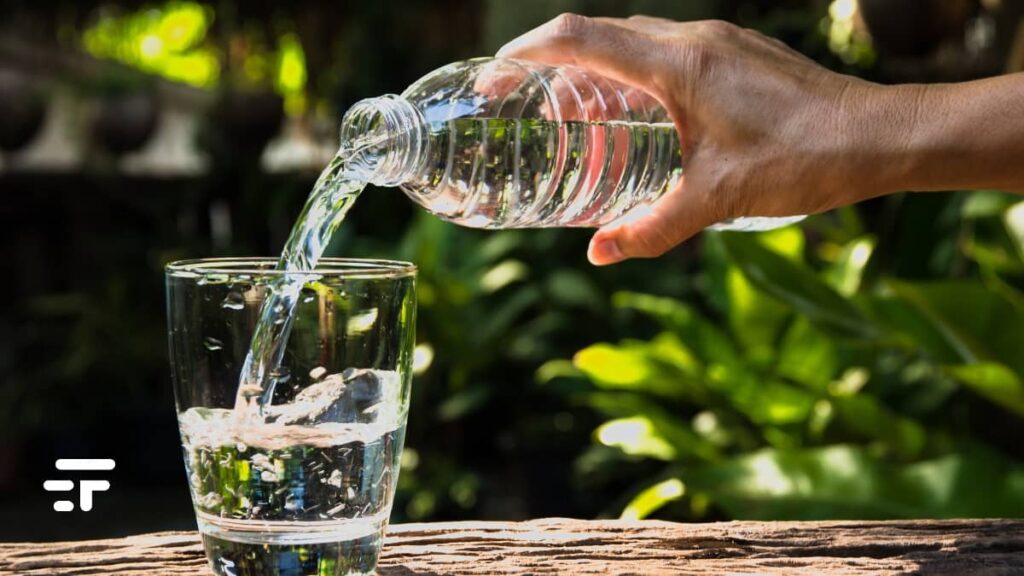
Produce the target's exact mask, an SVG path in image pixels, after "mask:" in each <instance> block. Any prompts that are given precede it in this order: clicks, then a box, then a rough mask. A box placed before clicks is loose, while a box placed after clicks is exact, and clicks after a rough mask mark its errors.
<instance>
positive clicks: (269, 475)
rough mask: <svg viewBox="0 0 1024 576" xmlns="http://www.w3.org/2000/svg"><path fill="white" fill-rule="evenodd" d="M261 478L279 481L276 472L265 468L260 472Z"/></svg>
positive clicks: (267, 480)
mask: <svg viewBox="0 0 1024 576" xmlns="http://www.w3.org/2000/svg"><path fill="white" fill-rule="evenodd" d="M260 480H262V481H263V482H277V474H274V473H273V472H271V471H270V470H264V471H263V472H260Z"/></svg>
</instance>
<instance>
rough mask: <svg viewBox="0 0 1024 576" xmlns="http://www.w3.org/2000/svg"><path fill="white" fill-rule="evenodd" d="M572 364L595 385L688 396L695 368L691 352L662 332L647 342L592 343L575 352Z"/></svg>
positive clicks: (665, 394)
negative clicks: (661, 334) (662, 334)
mask: <svg viewBox="0 0 1024 576" xmlns="http://www.w3.org/2000/svg"><path fill="white" fill-rule="evenodd" d="M673 338H674V337H673ZM573 365H574V366H576V368H578V369H579V370H581V371H582V372H583V373H584V374H586V375H587V377H588V378H590V379H591V381H593V382H594V384H595V385H596V386H597V387H598V388H603V389H612V390H614V389H618V390H632V391H641V392H648V393H650V394H654V395H657V396H664V397H668V398H684V397H687V396H692V394H693V393H694V390H693V387H694V383H695V381H696V376H697V372H698V370H699V366H698V365H697V363H696V361H695V360H694V358H693V355H692V354H691V353H690V352H689V351H688V350H687V349H686V348H685V346H683V345H682V343H681V342H679V341H678V339H674V341H673V340H669V339H668V338H666V337H664V336H660V337H658V338H656V339H655V340H654V341H652V342H651V343H650V344H647V343H643V342H624V343H622V344H621V345H618V346H616V345H612V344H594V345H593V346H589V347H587V348H584V349H583V350H580V351H579V352H577V353H576V355H575V356H574V357H573Z"/></svg>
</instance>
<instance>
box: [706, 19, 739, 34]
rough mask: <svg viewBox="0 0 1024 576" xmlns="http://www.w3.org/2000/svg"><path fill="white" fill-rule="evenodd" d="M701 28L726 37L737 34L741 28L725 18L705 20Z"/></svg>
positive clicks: (709, 32)
mask: <svg viewBox="0 0 1024 576" xmlns="http://www.w3.org/2000/svg"><path fill="white" fill-rule="evenodd" d="M701 28H703V29H704V32H706V33H707V34H709V35H712V36H726V37H728V36H733V35H735V34H736V33H737V31H738V30H739V28H738V27H737V26H736V25H735V24H732V23H730V22H726V21H725V20H705V21H704V22H701Z"/></svg>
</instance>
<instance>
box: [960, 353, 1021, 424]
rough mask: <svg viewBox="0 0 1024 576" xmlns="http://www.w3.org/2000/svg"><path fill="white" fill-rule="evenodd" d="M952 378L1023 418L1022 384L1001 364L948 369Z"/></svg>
mask: <svg viewBox="0 0 1024 576" xmlns="http://www.w3.org/2000/svg"><path fill="white" fill-rule="evenodd" d="M949 374H950V375H951V376H953V378H955V379H957V380H959V381H960V382H963V383H964V384H965V385H966V386H967V387H968V388H970V389H971V390H973V391H974V392H976V393H978V394H980V395H981V396H984V397H985V398H988V399H989V400H991V401H992V402H995V403H996V404H998V405H1000V406H1002V407H1004V408H1006V409H1008V410H1010V411H1012V412H1014V413H1016V414H1017V415H1019V416H1024V384H1021V381H1020V378H1018V377H1017V375H1016V374H1014V373H1013V371H1011V370H1010V369H1009V368H1007V367H1006V366H1003V365H1002V364H996V363H982V364H968V365H965V366H954V367H951V368H949Z"/></svg>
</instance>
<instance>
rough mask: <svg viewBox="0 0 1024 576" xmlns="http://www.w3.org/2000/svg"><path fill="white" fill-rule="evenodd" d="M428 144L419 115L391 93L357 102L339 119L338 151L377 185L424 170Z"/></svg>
mask: <svg viewBox="0 0 1024 576" xmlns="http://www.w3.org/2000/svg"><path fill="white" fill-rule="evenodd" d="M428 144H429V142H428V140H427V125H426V120H425V119H424V118H423V115H422V114H421V113H420V111H419V110H418V109H417V108H416V106H414V105H413V104H412V102H409V101H408V100H406V99H405V98H402V97H401V96H396V95H394V94H387V95H385V96H380V97H378V98H367V99H365V100H360V101H359V102H356V103H355V105H353V106H352V107H351V108H349V110H348V112H346V113H345V116H344V118H342V120H341V147H342V150H343V151H344V150H345V149H346V148H347V149H348V150H347V153H348V154H350V155H351V156H350V160H349V161H350V162H351V163H352V166H355V167H357V168H358V169H359V170H360V171H363V172H364V173H365V174H367V176H368V181H369V182H370V183H372V184H376V185H378V186H398V185H400V184H402V183H405V182H408V181H410V180H413V179H414V178H415V177H416V175H417V174H419V173H420V172H422V170H423V169H424V163H425V161H426V158H427V146H428Z"/></svg>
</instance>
